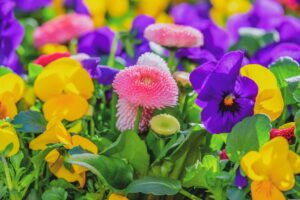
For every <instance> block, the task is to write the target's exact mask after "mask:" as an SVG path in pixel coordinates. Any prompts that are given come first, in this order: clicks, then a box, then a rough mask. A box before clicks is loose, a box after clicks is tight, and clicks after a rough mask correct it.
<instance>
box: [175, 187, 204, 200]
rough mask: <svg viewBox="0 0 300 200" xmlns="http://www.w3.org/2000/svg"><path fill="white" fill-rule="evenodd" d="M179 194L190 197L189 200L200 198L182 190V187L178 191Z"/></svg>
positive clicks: (198, 199)
mask: <svg viewBox="0 0 300 200" xmlns="http://www.w3.org/2000/svg"><path fill="white" fill-rule="evenodd" d="M179 193H180V194H182V195H183V196H185V197H187V198H189V199H191V200H201V199H200V198H198V197H196V196H195V195H193V194H191V193H189V192H188V191H186V190H184V189H181V190H180V191H179Z"/></svg>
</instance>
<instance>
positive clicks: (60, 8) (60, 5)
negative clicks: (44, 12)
mask: <svg viewBox="0 0 300 200" xmlns="http://www.w3.org/2000/svg"><path fill="white" fill-rule="evenodd" d="M64 3H65V0H52V8H53V10H54V11H55V13H56V14H57V15H63V14H65V8H64Z"/></svg>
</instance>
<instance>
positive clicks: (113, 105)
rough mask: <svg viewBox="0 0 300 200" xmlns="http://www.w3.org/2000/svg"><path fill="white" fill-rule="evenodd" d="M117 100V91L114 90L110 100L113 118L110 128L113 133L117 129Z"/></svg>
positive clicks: (111, 116)
mask: <svg viewBox="0 0 300 200" xmlns="http://www.w3.org/2000/svg"><path fill="white" fill-rule="evenodd" d="M117 101H118V96H117V94H116V93H115V92H113V93H112V96H111V101H110V118H111V120H110V129H111V131H112V132H113V133H114V132H115V131H116V121H117Z"/></svg>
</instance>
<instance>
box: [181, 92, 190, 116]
mask: <svg viewBox="0 0 300 200" xmlns="http://www.w3.org/2000/svg"><path fill="white" fill-rule="evenodd" d="M183 98H184V99H183V106H182V110H181V115H182V119H183V121H185V116H186V113H187V107H188V102H189V98H190V96H189V93H186V94H185V95H184V97H183Z"/></svg>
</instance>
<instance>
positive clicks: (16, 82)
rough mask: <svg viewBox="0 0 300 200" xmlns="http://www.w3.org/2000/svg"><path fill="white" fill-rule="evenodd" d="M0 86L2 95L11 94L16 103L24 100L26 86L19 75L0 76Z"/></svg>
mask: <svg viewBox="0 0 300 200" xmlns="http://www.w3.org/2000/svg"><path fill="white" fill-rule="evenodd" d="M0 85H1V87H0V95H1V94H4V93H10V94H11V95H13V97H14V99H13V100H14V103H16V102H17V101H19V100H20V99H21V98H22V96H23V93H24V88H25V84H24V81H23V80H22V78H21V77H19V76H18V75H16V74H13V73H9V74H5V75H3V76H0Z"/></svg>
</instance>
